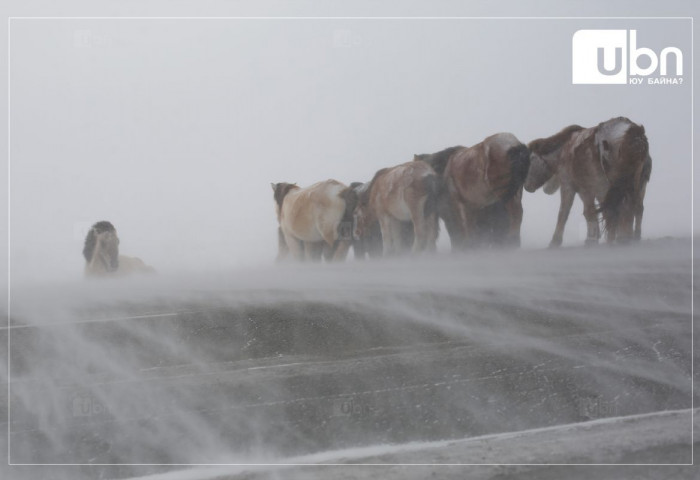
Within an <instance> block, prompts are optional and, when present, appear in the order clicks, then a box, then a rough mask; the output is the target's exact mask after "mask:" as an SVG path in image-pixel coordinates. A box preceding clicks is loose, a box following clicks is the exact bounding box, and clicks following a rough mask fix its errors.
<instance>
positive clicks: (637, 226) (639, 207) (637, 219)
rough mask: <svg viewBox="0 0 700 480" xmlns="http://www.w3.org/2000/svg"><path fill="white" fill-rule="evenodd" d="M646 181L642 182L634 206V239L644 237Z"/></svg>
mask: <svg viewBox="0 0 700 480" xmlns="http://www.w3.org/2000/svg"><path fill="white" fill-rule="evenodd" d="M646 188H647V186H646V183H644V184H642V186H641V188H640V191H639V194H638V197H637V198H636V202H635V206H634V237H633V240H635V241H637V240H641V239H642V217H643V216H644V195H645V193H646Z"/></svg>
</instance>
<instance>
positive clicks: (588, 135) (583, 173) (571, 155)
mask: <svg viewBox="0 0 700 480" xmlns="http://www.w3.org/2000/svg"><path fill="white" fill-rule="evenodd" d="M528 147H529V149H530V151H531V167H530V171H529V172H528V176H527V178H526V179H525V185H524V187H525V190H527V191H528V192H534V191H536V190H537V189H538V188H540V187H544V188H543V189H544V191H545V193H548V194H552V193H554V192H555V191H556V190H557V189H560V190H561V203H560V206H559V214H558V217H557V226H556V228H555V230H554V234H553V236H552V240H551V242H550V247H558V246H560V245H561V243H562V239H563V235H564V227H565V226H566V221H567V219H568V217H569V212H570V211H571V206H572V204H573V201H574V197H575V196H576V194H578V195H579V197H580V198H581V201H582V202H583V215H584V217H585V218H586V226H587V234H586V241H585V244H586V245H595V244H597V243H598V241H599V239H600V226H599V221H598V215H599V214H602V215H603V225H604V230H605V232H606V237H607V241H608V242H609V243H613V242H615V241H618V242H619V243H624V242H627V241H629V240H630V239H632V238H633V237H634V238H636V235H637V232H638V235H639V238H641V221H642V213H643V210H644V206H643V201H644V194H645V191H646V184H647V182H648V181H649V178H650V175H651V157H650V156H649V144H648V141H647V138H646V134H645V132H644V127H643V126H640V125H636V124H635V123H633V122H632V121H631V120H629V119H627V118H625V117H617V118H612V119H610V120H607V121H605V122H601V123H600V124H598V125H597V126H595V127H591V128H583V127H581V126H579V125H571V126H568V127H566V128H564V129H562V130H561V131H560V132H558V133H556V134H555V135H552V136H551V137H547V138H539V139H536V140H533V141H532V142H530V144H529V145H528ZM596 201H598V202H599V206H596ZM635 221H636V226H635V227H634V228H635V231H634V233H633V231H632V230H633V227H632V226H633V224H634V223H635ZM618 230H620V231H621V232H622V234H621V235H618Z"/></svg>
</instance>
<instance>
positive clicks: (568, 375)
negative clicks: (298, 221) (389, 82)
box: [0, 239, 697, 479]
mask: <svg viewBox="0 0 700 480" xmlns="http://www.w3.org/2000/svg"><path fill="white" fill-rule="evenodd" d="M692 295H693V292H692V289H691V243H690V241H689V240H674V239H660V240H654V241H645V242H642V244H640V245H637V246H633V247H628V248H609V247H606V246H601V247H599V248H592V249H588V248H565V249H561V250H559V251H545V250H520V251H506V252H502V251H482V252H472V253H469V254H465V255H458V256H452V255H437V256H435V257H425V258H415V259H404V260H391V261H378V262H348V263H345V264H341V265H311V266H309V265H304V266H295V265H281V266H266V267H261V268H258V269H249V270H245V271H237V272H209V273H198V274H192V275H187V276H184V275H182V276H177V277H167V276H163V275H161V276H157V277H149V278H142V279H133V280H118V281H102V282H79V283H75V284H61V285H56V284H45V285H13V286H12V315H11V320H10V325H9V329H8V328H7V327H5V328H3V329H2V330H0V335H2V338H0V348H2V349H3V350H4V349H6V348H7V344H8V342H7V340H8V338H7V335H8V334H9V335H10V338H9V340H10V354H11V355H10V358H11V366H10V371H11V382H10V392H11V395H10V397H9V400H10V401H9V402H8V397H7V391H3V392H2V393H1V394H0V405H1V408H2V411H3V416H2V418H3V419H6V418H7V416H6V415H5V413H6V412H7V409H8V403H9V406H10V424H9V425H8V424H7V423H6V422H5V421H4V420H3V425H2V430H3V431H4V432H5V434H4V437H3V439H2V442H3V445H1V446H0V447H3V448H2V450H7V448H5V447H7V446H8V444H7V431H8V429H9V432H10V435H9V440H10V442H9V451H10V455H11V458H10V459H11V462H12V463H13V464H67V463H68V464H90V465H89V466H73V467H68V466H61V467H59V466H55V467H37V466H34V467H27V466H24V467H18V466H15V467H11V470H9V473H10V474H11V476H9V477H7V478H13V479H15V478H71V479H80V478H125V477H135V476H143V475H158V476H157V477H154V478H167V479H177V478H183V479H185V478H186V479H194V478H270V477H272V478H315V477H314V476H316V477H317V478H328V476H329V475H330V474H331V473H332V474H333V476H337V477H339V478H377V477H379V476H381V477H382V478H410V477H415V478H422V477H424V476H426V475H429V474H435V475H438V476H439V477H440V478H445V477H448V478H449V477H450V475H452V476H453V477H454V478H463V476H464V473H465V470H464V469H466V468H469V469H471V470H470V478H472V477H473V478H515V477H509V475H517V478H562V475H563V474H562V473H561V471H560V470H556V468H565V467H540V466H527V467H523V466H507V467H506V466H480V467H465V466H453V467H447V466H390V467H387V466H381V467H380V466H375V467H370V466H366V465H363V466H347V465H346V466H324V467H310V466H309V467H295V468H291V469H290V468H282V467H279V466H275V467H251V466H242V465H235V464H278V463H293V464H297V463H314V464H315V463H341V464H345V463H363V464H365V463H377V464H404V463H408V464H415V463H424V464H434V463H436V464H464V463H466V464H473V463H477V464H504V463H505V464H533V463H534V464H540V463H544V464H551V463H558V464H559V463H560V464H570V463H581V464H589V463H613V464H618V463H631V464H635V463H674V464H678V463H689V462H690V461H691V459H690V446H691V436H690V435H691V425H692V420H691V416H692V415H691V414H692V410H691V407H692V402H691V400H692V398H691V396H692V385H691V364H692V361H693V360H692V359H693V356H692V352H691V340H692V334H691V327H692V321H691V299H692ZM3 358H5V359H6V358H7V352H6V351H3ZM696 362H697V360H696ZM2 372H3V373H2V374H0V375H3V381H4V382H5V383H7V375H6V372H7V368H4V367H3V368H2ZM696 398H697V396H696ZM8 427H9V428H8ZM101 464H116V465H109V466H105V465H101ZM129 464H132V465H129ZM133 464H142V465H133ZM143 464H148V465H143ZM173 464H177V465H173ZM204 464H216V465H218V466H214V467H205V466H199V467H196V466H195V465H204ZM0 468H4V467H0ZM8 468H9V467H8ZM331 468H332V469H334V470H333V472H329V471H328V470H327V469H331ZM577 468H578V470H567V472H569V471H570V472H571V473H570V474H569V473H567V474H566V475H567V476H568V477H570V478H590V476H587V475H590V471H589V470H586V467H577ZM588 468H605V467H588ZM607 468H608V470H605V471H600V470H599V471H597V473H596V477H599V476H601V475H604V474H611V475H612V474H613V473H615V475H614V476H611V477H609V478H625V476H624V475H627V474H628V473H630V472H632V473H630V475H632V474H634V475H637V476H635V477H634V478H647V477H644V476H643V475H647V474H649V475H651V473H649V472H652V473H653V472H654V471H656V470H650V469H649V468H650V467H617V468H627V469H628V470H624V471H621V470H619V469H615V470H610V469H609V468H610V467H607ZM663 468H666V469H668V468H675V469H676V470H674V471H675V472H679V473H678V475H686V474H688V472H690V470H688V468H687V467H663ZM666 471H668V470H666ZM576 472H579V473H576ZM586 472H588V474H587V473H586ZM624 472H627V473H624ZM634 472H637V473H634ZM0 473H2V472H0ZM547 475H550V476H549V477H548V476H547ZM576 475H579V476H578V477H577V476H576ZM669 475H670V476H671V477H673V478H683V477H682V476H680V477H679V476H678V475H675V476H674V475H673V474H669ZM3 478H6V477H4V476H3ZM630 478H632V477H630ZM648 478H654V477H648ZM688 478H690V477H688Z"/></svg>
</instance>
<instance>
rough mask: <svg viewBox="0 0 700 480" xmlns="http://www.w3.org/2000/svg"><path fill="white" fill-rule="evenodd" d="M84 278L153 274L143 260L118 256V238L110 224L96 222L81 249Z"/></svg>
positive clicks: (151, 268) (153, 271)
mask: <svg viewBox="0 0 700 480" xmlns="http://www.w3.org/2000/svg"><path fill="white" fill-rule="evenodd" d="M83 256H84V257H85V261H86V262H87V263H86V264H85V276H90V277H93V276H120V275H128V274H131V273H155V269H154V268H153V267H151V266H148V265H146V264H145V263H144V262H143V260H141V259H140V258H136V257H128V256H126V255H120V254H119V237H118V236H117V230H116V229H115V228H114V225H112V224H111V223H110V222H105V221H102V222H97V223H96V224H94V225H93V226H92V228H90V231H89V232H88V234H87V237H85V246H84V247H83Z"/></svg>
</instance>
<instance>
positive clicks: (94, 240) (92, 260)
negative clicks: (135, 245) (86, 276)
mask: <svg viewBox="0 0 700 480" xmlns="http://www.w3.org/2000/svg"><path fill="white" fill-rule="evenodd" d="M83 256H84V257H85V260H86V261H87V262H88V264H97V265H101V266H102V268H104V269H105V270H106V271H107V272H114V271H116V270H117V269H118V268H119V237H118V236H117V231H116V229H115V228H114V226H113V225H112V224H111V223H109V222H105V221H102V222H97V223H96V224H94V225H93V226H92V228H91V229H90V231H89V232H88V234H87V237H86V238H85V246H84V247H83Z"/></svg>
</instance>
